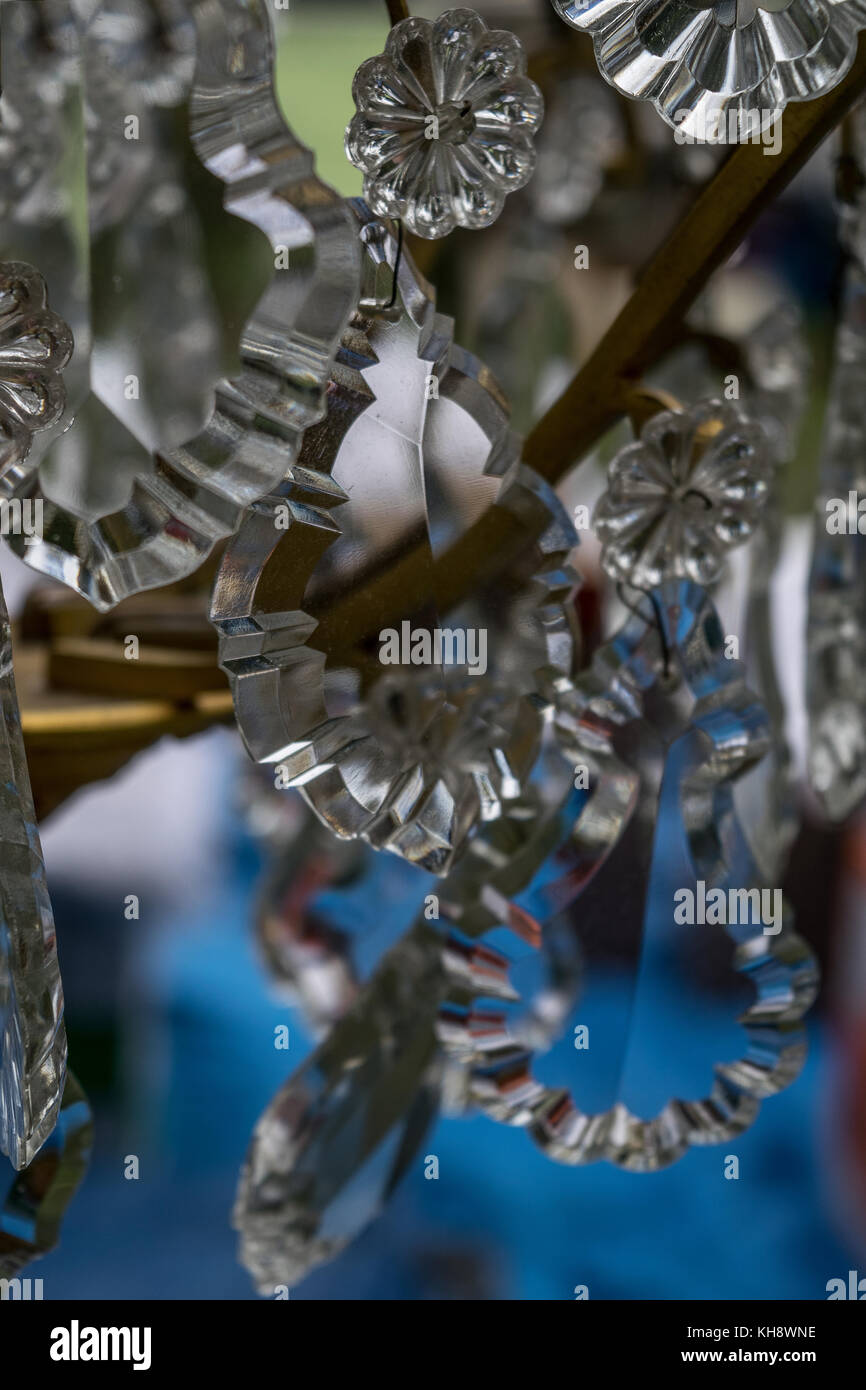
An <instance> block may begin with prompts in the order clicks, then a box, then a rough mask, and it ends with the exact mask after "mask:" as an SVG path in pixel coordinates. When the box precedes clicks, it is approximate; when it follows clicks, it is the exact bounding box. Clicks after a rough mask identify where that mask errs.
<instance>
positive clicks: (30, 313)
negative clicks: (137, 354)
mask: <svg viewBox="0 0 866 1390" xmlns="http://www.w3.org/2000/svg"><path fill="white" fill-rule="evenodd" d="M71 356H72V334H71V332H70V330H69V328H68V327H67V326H66V324H65V323H64V322H63V320H62V319H61V318H59V317H58V315H57V314H54V313H52V312H51V310H50V309H49V308H48V299H47V291H46V289H45V281H44V280H43V278H42V276H41V275H40V274H39V272H38V271H37V270H34V269H33V267H32V266H29V265H25V264H24V263H23V262H21V261H4V262H0V492H2V493H4V494H7V495H8V494H9V493H10V492H12V491H14V488H15V485H16V484H17V482H18V481H19V479H20V472H19V470H20V466H21V464H23V462H24V460H25V459H26V457H27V455H28V453H29V451H30V445H31V443H32V441H33V436H34V434H36V433H37V432H38V431H39V430H45V429H48V428H49V427H50V426H51V425H53V424H54V423H55V422H56V421H57V420H58V419H59V418H60V416H61V415H62V413H63V408H64V405H65V403H66V393H65V391H64V386H63V368H64V367H65V366H66V364H67V362H68V361H69V359H70V357H71Z"/></svg>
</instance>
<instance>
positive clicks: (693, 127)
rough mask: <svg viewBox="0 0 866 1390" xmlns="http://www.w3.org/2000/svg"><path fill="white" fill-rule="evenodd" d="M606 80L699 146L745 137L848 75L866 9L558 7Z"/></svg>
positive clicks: (850, 4) (659, 0) (768, 2)
mask: <svg viewBox="0 0 866 1390" xmlns="http://www.w3.org/2000/svg"><path fill="white" fill-rule="evenodd" d="M553 6H554V8H555V9H556V11H557V12H558V13H559V14H560V15H561V16H562V18H563V19H564V20H565V21H566V23H568V24H570V25H572V26H573V27H574V28H575V29H581V30H583V31H584V32H587V33H590V34H592V36H593V40H594V43H595V57H596V61H597V63H598V66H599V68H600V70H601V72H602V75H603V76H604V77H606V78H607V80H608V82H610V83H611V84H612V85H613V86H614V87H616V88H617V89H618V90H619V91H621V92H623V93H624V94H625V95H626V96H629V97H636V98H638V99H639V100H645V101H651V102H652V103H653V105H654V106H655V108H656V110H657V111H658V112H659V114H660V115H661V116H663V117H664V119H665V120H666V121H667V122H668V123H669V124H671V125H676V126H682V129H683V131H684V133H686V134H687V135H689V136H691V137H693V138H694V139H696V140H710V141H722V142H724V141H730V142H736V141H737V140H738V139H744V138H748V137H749V135H750V134H751V132H752V129H753V128H754V123H755V122H756V120H758V119H760V123H761V125H762V126H763V125H766V124H767V123H768V121H769V119H770V118H771V116H774V115H775V114H776V113H778V112H780V111H782V110H783V109H784V108H785V106H786V105H787V103H788V102H789V101H804V100H808V99H810V98H812V97H816V96H819V95H821V94H822V93H823V92H827V91H829V90H830V88H832V87H834V86H835V85H836V84H837V83H838V82H839V81H841V79H842V78H843V77H844V76H845V73H846V72H847V71H848V69H849V67H850V66H851V63H852V61H853V58H854V53H855V51H856V47H857V33H858V31H859V30H860V29H862V28H864V27H866V5H864V4H863V0H637V3H635V0H553Z"/></svg>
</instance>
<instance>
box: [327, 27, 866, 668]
mask: <svg viewBox="0 0 866 1390" xmlns="http://www.w3.org/2000/svg"><path fill="white" fill-rule="evenodd" d="M864 93H866V33H864V34H861V35H860V41H859V44H858V48H857V54H856V57H855V59H854V63H853V65H852V67H851V70H850V72H849V73H848V75H847V77H846V78H845V79H844V81H843V82H841V83H840V84H839V86H838V87H836V88H834V90H833V91H832V92H829V93H828V94H827V95H826V96H824V97H820V98H818V99H817V100H816V101H811V102H799V103H793V104H792V105H790V106H788V108H787V109H786V111H785V113H784V116H783V118H782V120H783V127H782V143H781V150H780V152H779V154H778V155H767V154H765V153H764V148H765V147H764V146H763V145H759V144H755V145H738V146H737V147H736V149H734V150H733V151H732V153H731V154H730V156H729V157H728V159H727V160H726V161H725V163H724V164H723V165H722V166H721V168H720V169H719V170H718V172H717V173H716V174H715V175H714V177H713V178H712V179H711V180H710V181H709V183H708V184H707V185H706V186H705V187H704V188H703V190H702V191H701V193H700V194H699V195H698V197H697V199H696V201H695V202H694V203H693V205H692V207H691V208H690V209H689V211H688V212H687V213H686V215H685V217H684V218H683V219H682V221H681V222H680V223H679V224H678V225H677V227H675V228H674V230H673V232H671V234H670V235H669V236H668V237H667V239H666V240H665V241H664V242H663V244H662V246H661V247H660V248H659V250H658V251H657V252H656V253H655V255H654V256H653V257H652V259H651V260H650V262H649V263H648V265H647V266H646V267H645V269H644V270H643V272H642V273H641V275H640V277H639V280H638V284H637V287H636V288H635V290H634V293H633V294H632V295H631V297H630V299H629V300H628V302H627V304H626V305H625V307H624V308H623V310H622V311H621V313H620V314H619V315H618V316H617V318H616V319H615V320H614V322H613V324H612V325H611V327H610V328H609V329H608V331H607V333H606V334H605V336H604V337H603V338H602V340H601V342H600V343H599V344H598V346H597V347H596V348H595V350H594V351H593V353H592V354H591V356H590V357H589V358H588V359H587V361H586V362H585V363H584V365H583V366H582V367H581V368H580V370H579V371H578V372H577V374H576V376H575V377H574V379H573V381H572V382H571V384H570V385H569V386H568V387H567V388H566V390H565V391H564V392H563V394H562V395H561V396H560V397H559V399H558V400H557V401H555V402H554V404H553V405H552V406H551V408H550V409H549V410H548V411H547V412H546V414H544V415H543V416H542V417H541V419H540V420H539V421H538V422H537V424H536V425H535V426H534V428H533V429H532V430H531V432H530V434H529V435H528V436H527V439H526V442H525V445H524V453H523V457H524V460H525V461H526V463H528V464H529V465H530V466H531V467H532V468H534V469H535V470H536V472H538V473H540V474H541V476H542V477H543V478H545V479H546V480H547V481H548V482H549V483H552V484H555V483H558V482H559V481H561V479H563V478H564V477H565V476H566V475H567V474H568V473H569V472H570V471H571V469H572V468H573V467H575V465H576V464H577V463H579V462H580V460H581V459H582V458H583V457H584V456H585V454H586V453H587V452H588V451H589V450H590V449H591V448H592V447H593V445H594V444H596V443H597V441H598V440H599V439H600V438H601V437H602V436H603V435H604V434H605V433H606V431H607V430H609V429H610V428H611V426H612V425H614V424H616V422H617V420H618V419H620V417H621V416H623V415H625V414H627V413H628V410H629V405H630V402H631V401H632V400H633V398H634V390H635V387H636V386H637V385H638V384H639V382H640V379H641V377H642V375H643V374H644V373H645V372H646V371H647V370H648V369H649V368H650V367H652V366H653V365H654V364H655V363H656V362H658V361H659V359H660V358H661V357H662V356H663V355H664V353H665V352H666V351H667V350H668V349H669V348H670V347H671V346H672V344H673V343H674V341H675V340H676V336H677V333H678V331H679V330H680V329H681V326H682V322H683V318H684V316H685V314H686V313H687V312H688V310H689V309H690V308H691V306H692V304H693V303H694V301H695V299H696V298H697V296H698V294H699V293H700V291H701V290H702V289H703V288H704V286H705V285H706V283H707V281H708V280H709V278H710V276H711V275H712V274H713V272H714V271H715V270H716V269H717V268H718V267H719V266H720V265H722V264H723V263H724V262H725V261H726V260H727V258H728V257H729V256H730V255H732V253H733V252H734V251H735V250H736V248H737V246H738V245H739V244H740V242H741V241H742V240H743V237H744V236H745V235H746V233H747V232H748V231H749V229H750V227H751V226H752V224H753V223H754V222H755V221H756V220H757V218H758V217H759V216H760V214H761V213H762V212H763V210H764V209H765V208H766V207H767V206H768V205H769V204H770V203H771V202H772V201H773V200H774V199H775V198H776V197H778V195H779V194H780V193H781V192H782V190H783V189H784V188H785V187H786V186H787V185H788V184H789V183H790V182H791V180H792V179H793V178H794V176H795V175H796V174H797V173H798V172H799V171H800V169H801V168H802V167H803V165H804V164H805V163H806V161H807V160H808V159H809V157H810V155H812V154H813V153H814V151H815V150H816V149H817V147H818V145H820V144H821V142H822V141H823V140H825V139H826V138H827V136H828V135H829V134H830V133H831V132H832V131H833V130H834V129H835V128H836V126H838V125H839V124H840V122H841V121H842V120H843V119H844V117H845V114H846V112H847V111H848V110H849V108H850V107H851V106H853V104H854V103H855V102H856V101H857V100H858V98H859V97H861V96H862V95H863V94H864ZM527 539H528V538H527V533H526V531H525V530H521V528H520V527H518V526H517V525H516V524H514V523H512V524H511V525H509V526H507V527H506V525H505V523H504V521H503V518H502V517H501V515H499V514H497V513H495V512H494V511H488V512H487V513H485V515H484V516H482V517H481V518H480V519H479V520H478V521H477V522H476V523H475V524H474V525H473V526H472V527H470V529H469V530H468V531H467V532H466V533H465V534H464V535H463V536H462V537H461V538H460V540H459V541H458V542H457V543H456V544H455V545H453V546H452V547H451V548H450V549H449V550H448V551H446V552H445V554H443V555H442V556H440V557H439V559H438V560H437V561H436V564H435V585H436V590H435V591H436V595H437V599H438V602H439V605H440V608H441V610H442V611H443V612H445V611H447V610H448V609H449V608H450V607H453V606H454V605H455V604H456V603H457V602H459V600H460V599H461V598H464V597H465V596H466V595H467V594H469V593H471V592H472V589H473V587H474V586H475V585H477V584H478V583H479V582H480V581H482V580H485V579H490V578H492V577H493V576H494V575H495V574H496V573H497V572H505V571H506V570H507V569H508V567H509V566H510V565H511V564H512V562H513V560H514V558H515V556H516V555H517V554H518V553H519V551H520V549H521V547H522V546H525V545H526V542H527ZM421 563H422V555H421V552H420V551H418V552H413V551H407V552H406V553H405V554H404V555H403V556H401V558H400V559H399V560H398V561H397V562H396V564H395V565H394V567H393V568H392V569H390V570H387V571H385V572H384V573H381V574H379V575H377V576H376V577H375V579H373V580H371V581H370V583H369V584H368V585H367V586H366V587H365V590H364V592H357V591H356V592H355V593H353V594H347V595H345V596H344V597H342V598H340V599H338V600H335V601H333V602H331V603H330V604H329V605H328V607H327V609H326V610H325V611H324V612H321V613H317V614H316V615H315V616H316V617H317V618H318V619H319V620H320V622H322V623H323V624H326V625H327V626H328V629H329V634H328V636H329V640H334V638H335V636H336V635H338V634H339V635H340V636H341V637H342V639H343V641H344V642H345V643H348V644H352V643H354V642H357V641H359V640H361V639H362V635H363V634H364V633H365V629H364V627H363V625H362V624H363V615H364V612H365V611H366V612H369V613H376V614H377V615H381V613H382V612H383V611H387V612H389V613H391V614H392V615H393V620H395V621H396V620H398V619H399V617H400V616H401V614H402V613H403V611H404V609H405V597H406V593H407V592H411V588H407V586H411V585H412V583H413V582H414V579H415V578H416V576H417V574H418V573H420V565H421Z"/></svg>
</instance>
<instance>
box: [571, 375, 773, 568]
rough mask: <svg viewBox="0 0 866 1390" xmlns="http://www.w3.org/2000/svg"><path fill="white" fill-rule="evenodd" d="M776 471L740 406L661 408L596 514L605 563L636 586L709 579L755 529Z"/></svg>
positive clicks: (624, 458)
mask: <svg viewBox="0 0 866 1390" xmlns="http://www.w3.org/2000/svg"><path fill="white" fill-rule="evenodd" d="M772 476H773V462H772V455H771V451H770V448H769V445H768V441H767V436H766V434H765V432H764V430H763V428H762V427H761V426H760V425H758V424H755V423H753V422H752V421H750V420H747V419H745V418H744V417H743V416H742V415H741V414H740V412H739V411H738V410H737V409H736V407H734V406H732V405H728V404H725V403H722V402H720V401H705V402H702V403H701V404H700V405H697V406H695V407H694V408H693V409H691V410H683V411H673V410H665V411H661V412H659V414H657V415H654V416H653V417H652V418H651V419H650V420H649V421H648V423H647V424H646V425H645V426H644V428H643V430H642V431H641V435H640V438H639V439H637V440H635V442H634V443H633V444H627V445H626V446H625V448H623V449H621V450H620V451H619V453H618V454H617V455H616V456H615V458H614V459H613V460H612V462H611V465H610V472H609V477H608V488H607V491H606V492H605V493H604V494H603V495H602V497H601V499H600V501H599V503H598V505H597V507H596V510H595V517H594V525H595V529H596V533H597V535H598V538H599V540H600V541H601V544H602V564H603V566H604V568H605V570H606V571H607V573H608V574H609V575H611V577H612V578H614V579H617V580H623V581H626V582H627V583H629V584H631V585H633V586H634V587H635V588H637V589H651V588H654V587H655V586H656V585H658V584H660V583H661V582H662V581H663V580H665V579H674V578H676V579H691V580H694V582H695V583H697V584H709V583H711V582H712V581H713V580H714V579H716V578H718V575H719V573H720V570H721V568H722V563H723V560H724V555H725V552H726V551H728V550H730V549H731V548H732V547H733V546H736V545H740V544H741V543H742V542H743V541H745V540H746V539H747V538H748V537H749V536H750V535H751V534H752V531H753V530H754V528H755V525H756V523H757V521H758V519H759V516H760V512H761V508H762V506H763V503H764V501H765V500H766V497H767V493H768V490H769V486H770V482H771V479H772Z"/></svg>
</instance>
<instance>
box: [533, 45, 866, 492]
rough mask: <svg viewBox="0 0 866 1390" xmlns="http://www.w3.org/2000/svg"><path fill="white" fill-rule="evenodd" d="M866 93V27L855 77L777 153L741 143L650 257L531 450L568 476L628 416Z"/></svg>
mask: <svg viewBox="0 0 866 1390" xmlns="http://www.w3.org/2000/svg"><path fill="white" fill-rule="evenodd" d="M864 92H866V34H861V35H860V41H859V44H858V48H857V56H856V58H855V60H854V63H853V65H852V67H851V70H850V72H849V73H848V76H847V77H846V78H845V79H844V80H843V81H842V82H841V83H840V84H839V86H838V87H835V88H834V89H833V91H831V92H828V93H827V95H826V96H824V97H819V98H818V99H817V100H816V101H810V102H795V103H793V104H792V105H790V106H788V107H787V109H786V111H785V113H784V115H783V117H782V142H781V149H780V152H779V154H778V155H768V154H766V153H765V148H766V147H765V146H763V145H760V144H754V145H738V146H737V147H736V149H734V150H733V152H732V153H731V154H730V156H729V157H728V159H726V160H725V162H724V164H723V165H722V166H721V168H720V169H719V170H718V172H717V173H716V174H715V176H714V177H713V178H712V179H711V180H710V182H709V183H708V184H707V185H706V186H705V187H704V189H703V190H702V191H701V193H700V194H699V195H698V198H697V200H696V201H695V202H694V203H693V205H692V207H691V208H690V209H689V211H688V212H687V214H686V216H685V217H684V218H683V219H682V221H681V222H680V223H679V224H678V225H677V226H676V227H675V228H674V230H673V232H672V233H671V234H670V236H669V237H668V238H667V239H666V241H665V242H664V243H663V245H662V246H661V247H660V249H659V250H658V251H657V252H656V254H655V255H654V256H653V257H652V259H651V260H650V262H649V264H648V265H647V266H646V267H645V269H644V270H643V272H642V273H641V275H640V278H639V280H638V284H637V287H636V289H635V291H634V293H633V294H632V296H631V298H630V299H629V300H628V303H627V304H626V305H625V307H624V308H623V310H622V311H621V313H620V314H619V315H618V316H617V318H616V319H615V320H614V322H613V324H612V325H611V327H610V328H609V329H608V331H607V333H606V334H605V336H604V337H603V338H602V340H601V342H600V343H599V344H598V346H597V347H596V349H595V351H594V352H593V353H592V355H591V356H590V357H589V359H588V360H587V362H586V363H585V364H584V366H583V367H581V369H580V370H579V371H578V372H577V374H576V376H575V377H574V379H573V380H572V382H571V384H570V385H569V386H568V387H567V388H566V390H565V391H564V392H563V394H562V395H561V396H560V397H559V399H558V400H557V401H555V402H554V404H553V405H552V406H551V408H550V409H549V410H548V411H547V413H546V414H545V415H543V416H542V417H541V419H540V420H539V421H538V423H537V424H536V425H535V426H534V428H533V429H532V431H531V432H530V434H529V435H528V437H527V439H526V444H525V447H524V458H525V460H526V462H527V463H528V464H530V466H531V467H533V468H535V469H537V471H538V472H539V473H541V475H542V476H543V477H544V478H546V479H547V481H548V482H551V483H555V482H558V481H559V480H560V479H561V478H563V477H564V476H565V475H566V474H567V473H568V472H569V471H570V469H571V468H572V467H573V466H574V464H575V463H577V462H578V461H579V460H580V459H581V458H582V457H583V455H584V454H585V453H586V452H587V450H588V449H590V448H591V447H592V445H593V444H594V443H595V442H596V441H597V440H598V438H599V437H600V436H601V435H602V434H603V433H604V432H605V430H606V429H608V428H609V427H610V425H612V424H614V423H615V422H616V420H617V419H618V417H619V416H620V414H622V407H623V401H624V399H625V394H624V390H625V388H627V387H628V386H629V385H630V384H631V383H634V382H636V381H637V380H639V378H640V377H641V375H642V374H643V373H644V372H646V371H647V369H648V368H649V367H651V366H653V365H654V364H655V363H656V362H657V361H658V360H659V359H660V358H661V357H662V356H663V354H664V353H665V352H666V351H667V350H668V349H669V348H670V347H671V346H672V344H673V342H674V340H675V338H676V335H677V332H678V330H679V329H680V327H681V325H682V321H683V318H684V316H685V314H686V313H687V312H688V310H689V309H690V307H691V305H692V304H693V303H694V301H695V299H696V298H697V296H698V294H699V293H700V291H701V290H702V289H703V288H704V286H705V284H706V283H707V281H708V280H709V278H710V276H711V275H712V273H713V271H715V270H717V269H718V267H719V266H720V265H722V264H723V263H724V262H725V261H726V260H727V259H728V257H729V256H730V255H732V254H733V252H734V251H735V250H736V248H737V246H739V244H740V242H741V241H742V240H743V237H744V236H745V235H746V233H747V232H748V231H749V228H750V227H751V226H752V224H753V223H754V222H755V221H756V219H757V218H758V217H759V215H760V214H761V213H762V212H763V210H764V209H765V208H766V207H767V206H768V205H769V204H770V203H771V202H773V200H774V199H775V198H776V197H777V196H778V195H779V194H780V193H781V192H782V190H783V189H784V188H785V187H786V186H787V185H788V184H789V183H790V182H791V180H792V179H793V178H794V176H795V174H797V173H799V171H800V169H801V168H802V167H803V165H804V164H805V163H806V161H807V160H808V158H809V157H810V155H812V154H813V153H814V151H815V150H816V149H817V147H818V145H820V144H821V142H822V141H823V140H825V139H826V137H827V136H828V135H829V134H830V133H831V131H833V130H834V129H835V128H836V126H837V125H839V123H840V122H841V121H842V120H843V118H844V116H845V114H846V112H847V111H848V110H849V108H850V107H851V106H852V105H853V104H854V102H855V101H857V99H858V97H860V96H862V95H863V93H864Z"/></svg>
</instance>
